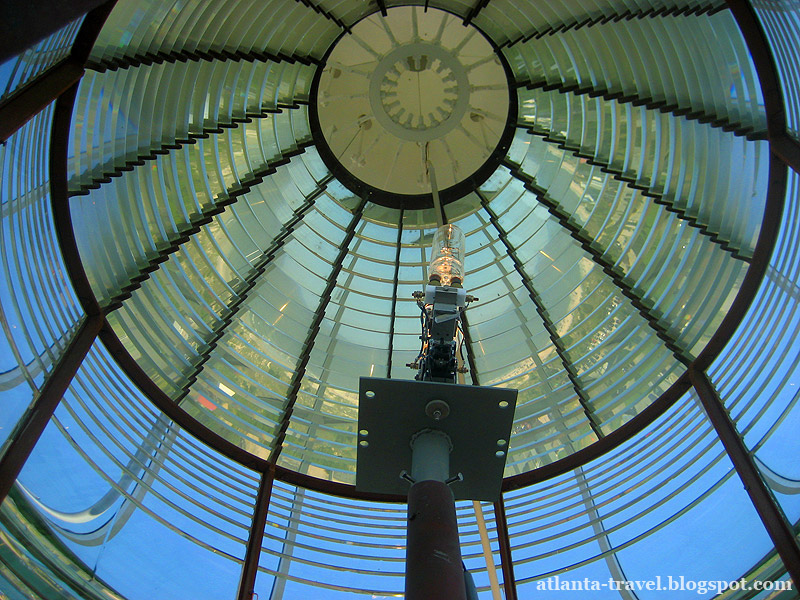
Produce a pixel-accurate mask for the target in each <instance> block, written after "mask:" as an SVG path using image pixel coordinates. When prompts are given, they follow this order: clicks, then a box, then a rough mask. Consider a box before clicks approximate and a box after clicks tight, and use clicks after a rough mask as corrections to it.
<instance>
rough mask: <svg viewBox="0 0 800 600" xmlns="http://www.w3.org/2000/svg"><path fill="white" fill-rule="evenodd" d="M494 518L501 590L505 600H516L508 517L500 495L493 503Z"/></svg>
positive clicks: (515, 582)
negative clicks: (498, 547) (501, 575)
mask: <svg viewBox="0 0 800 600" xmlns="http://www.w3.org/2000/svg"><path fill="white" fill-rule="evenodd" d="M494 520H495V523H497V543H498V545H499V546H500V566H501V567H502V569H503V590H504V591H505V594H506V600H517V598H518V596H517V580H516V579H515V578H514V559H513V558H512V556H511V541H510V540H509V537H508V519H507V518H506V506H505V501H504V500H503V498H502V497H501V498H500V500H498V501H497V502H495V503H494Z"/></svg>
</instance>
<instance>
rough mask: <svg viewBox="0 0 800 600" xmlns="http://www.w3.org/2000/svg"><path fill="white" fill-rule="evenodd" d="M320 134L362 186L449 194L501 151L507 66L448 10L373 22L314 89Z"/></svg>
mask: <svg viewBox="0 0 800 600" xmlns="http://www.w3.org/2000/svg"><path fill="white" fill-rule="evenodd" d="M317 100H318V112H317V116H318V119H319V126H320V129H321V132H322V136H323V138H324V141H325V143H327V145H328V147H329V149H330V151H331V154H332V155H333V157H334V158H335V160H337V161H338V162H339V163H341V165H342V166H343V167H344V169H345V170H347V171H348V172H349V174H350V175H352V176H353V177H354V178H355V179H356V180H358V181H359V182H361V183H363V184H367V185H368V186H369V187H371V188H375V189H377V190H380V191H383V192H389V193H392V194H403V195H418V194H426V193H430V192H431V189H432V187H431V180H432V176H431V167H433V169H434V174H435V175H434V176H433V181H434V182H435V186H436V187H437V188H438V189H446V188H450V187H452V186H454V185H456V184H458V183H460V182H462V181H464V180H466V179H468V178H470V177H471V176H473V175H474V174H475V172H476V171H477V170H478V169H479V168H480V167H481V166H482V165H483V164H484V163H485V162H486V161H487V159H489V157H490V156H492V154H493V153H494V152H495V150H496V148H497V146H498V144H499V143H500V139H501V137H502V134H503V131H504V129H505V127H506V123H507V121H508V115H509V88H508V82H507V77H506V73H505V70H504V69H503V66H502V64H501V62H500V58H499V57H498V55H497V54H496V53H495V51H494V49H493V48H492V46H491V44H490V43H489V42H488V41H487V39H486V38H485V37H484V36H483V35H482V34H481V33H480V32H479V31H478V30H477V29H475V28H474V27H472V26H467V27H465V26H464V25H463V21H462V20H461V19H458V18H456V17H455V16H453V15H451V14H450V13H446V12H444V11H440V10H435V9H428V10H427V11H423V10H421V9H419V8H418V7H401V8H395V9H391V10H389V11H387V14H386V16H381V15H380V14H374V15H372V16H370V17H368V18H367V19H364V20H363V21H360V22H359V23H358V24H356V25H355V26H354V27H353V28H352V34H351V35H345V36H343V37H342V38H341V39H340V40H339V42H338V43H337V44H336V45H335V46H334V48H333V49H332V51H331V53H330V54H329V57H328V61H327V64H326V66H325V68H324V69H323V70H322V72H321V74H320V78H319V85H318V88H317Z"/></svg>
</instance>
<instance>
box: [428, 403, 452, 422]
mask: <svg viewBox="0 0 800 600" xmlns="http://www.w3.org/2000/svg"><path fill="white" fill-rule="evenodd" d="M425 414H426V415H428V416H429V417H430V418H431V419H433V420H434V421H441V420H442V419H445V418H447V415H449V414H450V405H449V404H447V402H445V401H444V400H431V401H430V402H428V404H426V405H425Z"/></svg>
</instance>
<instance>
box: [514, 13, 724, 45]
mask: <svg viewBox="0 0 800 600" xmlns="http://www.w3.org/2000/svg"><path fill="white" fill-rule="evenodd" d="M721 10H724V7H723V6H714V5H712V4H708V5H706V6H661V7H657V8H656V7H652V6H651V7H650V8H647V9H643V10H642V9H639V10H630V9H628V10H626V11H625V12H621V13H614V14H596V13H593V14H586V15H585V16H582V17H576V18H575V19H574V20H572V21H569V22H564V23H560V24H557V25H553V24H550V25H548V27H547V28H546V29H542V30H534V31H531V32H529V33H527V34H526V35H523V36H521V37H518V38H517V39H515V40H511V41H508V42H505V43H504V44H501V45H500V48H508V47H509V46H513V45H514V44H519V43H524V42H527V41H528V40H531V39H533V38H536V39H537V40H538V39H540V38H543V37H545V36H548V35H559V34H562V33H564V32H565V31H570V30H575V29H582V28H583V27H591V26H593V25H602V24H605V23H609V22H614V23H616V22H619V21H633V20H634V19H653V18H662V17H690V16H700V15H713V14H715V13H717V12H719V11H721Z"/></svg>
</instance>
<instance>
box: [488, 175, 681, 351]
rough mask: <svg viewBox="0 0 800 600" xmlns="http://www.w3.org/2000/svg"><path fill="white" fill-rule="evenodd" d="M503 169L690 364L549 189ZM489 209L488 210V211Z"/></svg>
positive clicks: (665, 340) (645, 302) (653, 315)
mask: <svg viewBox="0 0 800 600" xmlns="http://www.w3.org/2000/svg"><path fill="white" fill-rule="evenodd" d="M503 166H505V167H506V168H507V169H508V170H509V171H510V172H511V175H512V176H514V177H515V178H517V179H519V180H520V181H522V182H523V183H524V184H525V189H527V190H529V191H531V192H533V194H534V195H535V196H536V199H537V200H538V201H539V202H540V203H542V204H543V205H544V206H545V207H546V208H547V210H548V212H549V213H550V214H551V215H552V216H553V217H554V218H555V219H556V220H557V221H558V223H559V225H561V226H562V227H563V228H564V229H566V230H567V232H568V233H569V235H570V237H572V239H574V240H575V241H576V242H578V243H579V244H580V245H581V248H583V250H584V251H585V252H586V253H587V254H588V255H589V257H590V258H591V259H592V261H593V262H594V263H595V264H596V265H597V266H599V267H600V268H601V269H603V272H604V273H605V274H606V275H608V277H609V278H610V279H611V281H612V283H613V284H614V285H615V286H616V287H617V288H618V289H619V290H620V291H621V292H622V294H623V295H624V296H625V297H626V298H628V300H630V302H631V304H632V305H633V307H634V308H635V309H636V311H637V312H638V313H639V314H640V315H641V316H642V317H643V318H644V320H645V321H646V322H647V324H648V325H649V326H650V328H651V329H653V331H655V332H656V335H657V336H658V337H659V338H660V339H661V341H663V342H664V345H665V346H666V347H667V348H668V349H669V350H670V351H671V352H672V353H673V354H674V355H675V358H677V359H678V360H679V361H681V362H682V363H684V364H689V363H690V362H691V356H689V354H688V352H687V351H686V350H685V349H683V348H681V347H680V346H679V345H678V341H677V340H676V339H675V337H673V336H672V335H671V333H670V331H669V330H668V329H667V328H666V327H664V326H663V325H662V324H661V322H660V319H659V318H658V316H657V315H655V314H654V313H653V310H652V309H651V308H650V306H649V305H650V304H652V302H651V301H649V300H648V301H645V299H644V298H642V297H641V296H640V295H639V293H638V292H637V291H636V290H635V289H634V288H633V287H631V286H630V285H629V284H628V283H627V281H626V279H625V275H624V273H622V271H621V270H620V269H619V268H618V267H616V266H615V265H614V264H613V263H612V262H611V261H610V260H609V259H608V258H606V257H605V255H604V254H603V252H601V251H600V250H598V249H597V246H596V245H595V244H594V243H593V242H594V241H593V240H592V238H591V237H589V236H588V235H587V234H586V232H585V231H584V230H583V229H581V228H580V227H579V226H578V225H576V224H575V223H573V222H572V220H571V219H570V217H569V214H567V213H566V212H565V211H564V209H563V208H561V206H560V205H559V204H558V202H556V201H555V200H553V199H552V198H550V197H548V195H547V192H546V190H544V189H542V188H540V187H539V186H538V185H536V184H535V182H534V181H533V178H532V177H529V176H527V175H525V174H524V173H523V172H522V171H521V169H520V167H519V165H516V164H514V163H512V162H511V161H509V160H505V161H503ZM482 201H483V202H484V203H485V204H486V205H487V206H488V202H486V201H485V200H484V199H482ZM487 210H489V209H488V208H487ZM490 214H492V213H490Z"/></svg>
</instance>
